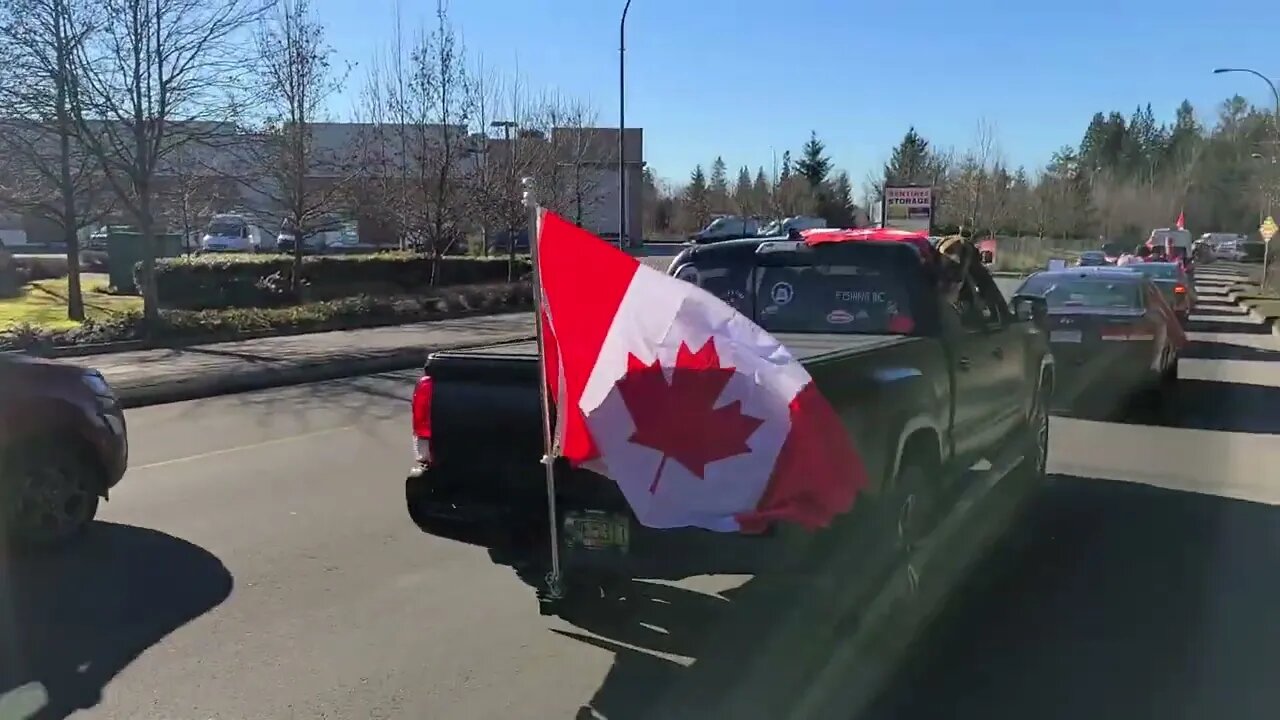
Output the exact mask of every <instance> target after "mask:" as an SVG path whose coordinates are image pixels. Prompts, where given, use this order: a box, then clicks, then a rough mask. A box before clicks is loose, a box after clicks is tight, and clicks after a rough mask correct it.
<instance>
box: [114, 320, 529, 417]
mask: <svg viewBox="0 0 1280 720" xmlns="http://www.w3.org/2000/svg"><path fill="white" fill-rule="evenodd" d="M531 339H533V335H522V336H515V337H510V338H506V339H499V340H493V339H489V340H485V341H483V342H480V341H465V342H460V343H447V344H444V345H436V346H433V347H431V348H395V349H391V350H387V351H383V352H379V353H376V354H372V355H370V354H366V355H362V356H358V357H346V358H339V359H333V360H323V361H316V362H310V363H300V364H298V365H294V366H292V367H279V368H261V369H254V370H249V371H244V370H236V371H234V372H225V373H214V374H208V375H202V376H199V377H190V378H175V379H173V380H164V381H161V382H157V383H153V384H145V385H137V386H133V387H130V386H127V385H126V386H122V387H116V388H115V391H116V397H117V398H118V399H119V401H120V404H121V406H123V407H125V408H139V407H147V406H151V405H165V404H168V403H175V402H184V401H187V400H201V399H204V398H210V397H217V396H219V395H233V394H236V393H243V392H251V391H254V390H266V389H270V388H276V387H287V386H290V385H305V384H307V383H313V382H321V381H324V380H339V379H342V378H348V377H355V376H358V375H370V374H373V373H382V372H395V371H399V370H411V369H413V368H420V367H422V366H423V364H425V363H426V359H427V356H428V355H430V354H431V353H433V352H437V351H440V350H463V349H466V348H474V347H485V346H489V345H506V344H508V343H515V342H524V341H527V340H531Z"/></svg>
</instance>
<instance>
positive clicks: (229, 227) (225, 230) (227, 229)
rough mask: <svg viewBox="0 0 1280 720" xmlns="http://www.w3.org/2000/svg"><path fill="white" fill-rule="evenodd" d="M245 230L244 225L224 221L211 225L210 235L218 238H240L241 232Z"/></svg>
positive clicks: (208, 231)
mask: <svg viewBox="0 0 1280 720" xmlns="http://www.w3.org/2000/svg"><path fill="white" fill-rule="evenodd" d="M242 229H244V225H242V224H240V223H236V222H230V221H223V222H212V223H209V229H208V230H207V231H206V232H207V233H208V234H210V235H213V236H216V237H240V231H241V230H242Z"/></svg>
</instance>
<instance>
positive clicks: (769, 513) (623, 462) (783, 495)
mask: <svg viewBox="0 0 1280 720" xmlns="http://www.w3.org/2000/svg"><path fill="white" fill-rule="evenodd" d="M535 262H536V263H537V266H538V282H539V288H538V289H537V291H538V292H540V293H541V295H540V298H541V301H542V313H543V314H542V318H541V322H542V329H543V343H544V349H543V352H544V360H545V362H544V367H545V372H546V377H545V378H544V381H545V382H547V384H548V387H549V388H550V391H551V397H552V398H554V400H555V404H556V408H555V410H556V439H557V440H556V448H555V452H556V453H557V454H558V455H559V456H562V457H564V458H566V459H567V460H568V461H569V462H570V463H571V464H572V465H573V466H575V467H584V468H587V469H590V470H592V471H594V472H596V473H598V474H600V475H603V476H604V477H607V478H609V479H611V480H613V481H614V482H616V483H617V484H618V486H619V488H620V489H621V491H622V493H623V495H624V496H625V497H626V500H627V502H628V504H629V505H630V506H631V508H632V510H633V511H634V512H635V515H636V518H637V519H638V520H639V522H640V523H641V524H643V525H646V526H649V527H655V528H673V527H690V526H692V527H701V528H706V529H710V530H717V531H723V532H758V531H761V530H763V529H765V528H767V527H768V526H769V525H770V524H771V523H774V522H779V521H786V522H795V523H798V524H801V525H803V526H805V527H809V528H816V527H821V526H824V525H826V524H828V523H829V522H830V521H831V519H832V518H833V517H834V516H835V515H837V514H839V513H842V512H845V511H847V510H848V509H849V507H850V506H851V505H852V503H853V500H854V496H855V495H856V494H857V492H858V490H859V489H860V488H861V487H863V486H864V485H865V483H866V472H865V469H864V467H863V463H862V460H861V457H860V456H859V455H858V452H857V449H856V447H855V445H854V442H853V440H852V439H851V438H850V437H849V435H848V433H847V432H846V430H845V428H844V425H843V423H842V422H841V421H840V418H839V416H838V414H837V413H836V411H835V410H834V409H833V408H832V407H831V405H830V404H829V403H828V401H827V400H826V398H825V397H823V395H822V394H821V392H819V390H818V388H817V387H816V386H815V385H814V383H813V378H811V377H810V376H809V374H808V372H807V371H806V370H805V369H804V367H803V366H802V365H801V364H800V363H799V362H798V361H797V360H796V359H795V358H794V357H793V356H792V355H791V354H790V353H789V352H788V351H787V349H786V348H785V347H783V345H782V344H781V343H779V342H778V341H777V340H776V339H774V338H773V337H772V336H770V335H769V334H768V333H767V332H765V331H764V330H763V329H761V328H760V327H759V326H757V325H756V324H755V323H754V322H752V321H751V320H750V319H749V318H747V317H746V316H744V315H741V314H740V313H738V312H737V311H735V310H734V309H733V308H731V307H730V306H729V305H727V304H725V303H724V302H722V301H721V300H720V299H718V298H716V297H715V296H714V295H711V294H710V293H708V292H706V291H704V290H702V289H701V288H699V287H697V286H695V285H693V284H690V283H687V282H685V281H683V280H677V279H675V278H673V277H670V276H668V275H666V274H664V273H661V272H658V271H657V270H654V269H652V268H650V267H647V266H645V265H644V264H642V263H640V262H639V261H638V260H637V259H636V258H634V257H632V256H630V255H628V254H627V253H625V252H622V251H621V250H618V249H617V248H615V247H613V246H611V245H609V244H608V243H606V242H604V241H603V240H600V239H599V238H597V237H595V236H594V235H592V234H590V233H589V232H587V231H586V230H583V229H581V228H579V227H576V226H575V225H574V224H572V223H570V222H568V221H566V220H564V219H563V218H561V217H559V216H557V215H555V214H554V213H551V212H548V211H545V210H544V211H542V214H541V218H540V222H539V232H538V241H537V246H536V259H535Z"/></svg>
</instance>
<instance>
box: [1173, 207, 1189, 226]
mask: <svg viewBox="0 0 1280 720" xmlns="http://www.w3.org/2000/svg"><path fill="white" fill-rule="evenodd" d="M1174 227H1175V228H1177V229H1179V230H1186V229H1187V217H1186V215H1185V214H1184V213H1183V212H1182V211H1181V210H1179V211H1178V222H1177V223H1176V224H1175V225H1174Z"/></svg>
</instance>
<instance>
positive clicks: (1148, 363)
mask: <svg viewBox="0 0 1280 720" xmlns="http://www.w3.org/2000/svg"><path fill="white" fill-rule="evenodd" d="M1025 295H1032V296H1039V297H1043V298H1044V299H1045V301H1046V304H1047V305H1048V313H1049V322H1048V327H1049V346H1050V348H1051V350H1052V351H1053V357H1054V360H1055V361H1056V365H1057V368H1058V375H1059V379H1060V380H1059V383H1058V387H1059V388H1063V389H1064V390H1066V394H1065V395H1063V396H1059V397H1058V398H1057V399H1058V400H1059V402H1060V403H1061V402H1066V403H1070V402H1072V401H1074V400H1076V399H1078V398H1080V397H1081V395H1085V394H1087V395H1093V394H1095V392H1094V391H1101V392H1102V393H1107V394H1118V395H1120V396H1121V397H1128V396H1142V397H1145V396H1148V395H1149V396H1151V398H1152V399H1155V398H1156V397H1164V395H1165V391H1166V390H1168V389H1169V388H1171V387H1172V386H1173V385H1175V384H1176V383H1177V379H1178V353H1179V351H1180V349H1181V345H1182V342H1183V339H1184V337H1185V336H1184V335H1183V333H1182V329H1181V326H1180V325H1179V323H1178V320H1177V318H1176V317H1175V316H1174V313H1173V309H1172V308H1171V307H1170V306H1169V304H1168V303H1167V302H1166V301H1165V299H1164V296H1163V294H1162V293H1161V291H1160V290H1159V289H1158V288H1157V287H1156V285H1155V284H1154V283H1153V282H1152V280H1151V279H1150V278H1148V277H1147V276H1146V275H1143V274H1142V273H1138V272H1133V271H1131V270H1129V269H1128V268H1112V267H1106V268H1101V267H1087V268H1070V269H1067V270H1054V271H1049V272H1041V273H1036V274H1035V275H1032V276H1031V277H1029V278H1027V279H1026V281H1024V282H1023V284H1022V286H1021V287H1019V288H1018V290H1017V293H1016V294H1015V297H1017V296H1025ZM1086 389H1087V390H1088V391H1089V392H1087V393H1086V392H1085V390H1086Z"/></svg>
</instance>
